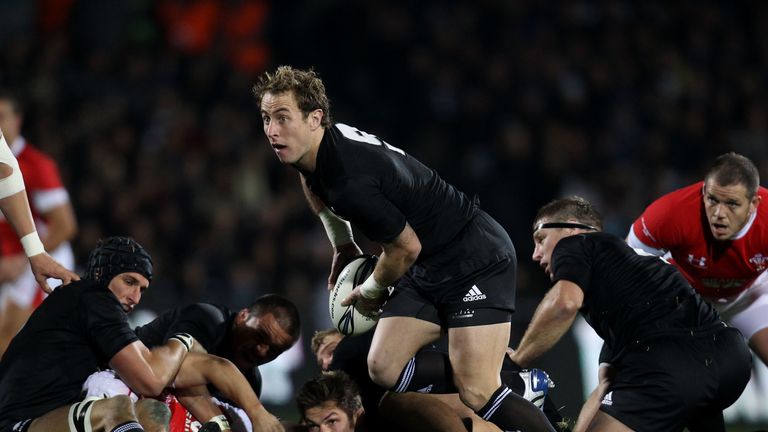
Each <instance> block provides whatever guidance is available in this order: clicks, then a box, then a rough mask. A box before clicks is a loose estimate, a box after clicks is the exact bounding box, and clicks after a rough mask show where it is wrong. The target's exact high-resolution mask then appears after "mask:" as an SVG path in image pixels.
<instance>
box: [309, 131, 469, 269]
mask: <svg viewBox="0 0 768 432" xmlns="http://www.w3.org/2000/svg"><path fill="white" fill-rule="evenodd" d="M303 174H304V176H305V177H306V178H307V185H308V186H309V188H310V190H311V191H312V192H313V193H314V194H316V195H317V196H318V197H320V199H321V200H322V201H323V202H324V203H325V205H326V206H327V207H329V208H330V210H331V211H333V212H334V213H336V214H337V215H339V216H340V217H342V218H344V219H346V220H348V221H350V222H351V223H352V224H353V225H355V226H356V227H357V228H358V229H359V230H360V231H362V233H363V234H365V236H366V237H368V238H369V239H371V240H373V241H375V242H379V243H388V242H391V241H392V240H394V239H395V237H397V236H398V235H399V234H400V233H401V232H402V230H403V229H404V228H405V223H406V222H408V223H409V224H410V225H411V227H412V228H413V230H414V231H415V232H416V234H417V235H418V237H419V241H420V242H421V246H422V249H421V250H422V252H421V255H420V259H421V258H422V257H428V256H430V255H432V254H433V253H435V252H437V251H439V250H440V246H442V245H445V244H447V243H448V242H450V240H451V239H452V238H453V237H454V236H455V235H456V234H457V233H458V232H459V231H460V230H461V229H462V228H463V227H464V226H465V225H466V224H467V222H468V221H469V220H470V219H471V218H472V216H473V215H474V214H475V209H476V206H475V203H474V201H473V200H471V199H470V198H469V197H468V196H467V195H466V194H464V193H463V192H461V191H460V190H458V189H456V188H455V187H453V186H451V185H450V184H448V183H447V182H445V181H444V180H443V179H441V178H440V176H439V175H438V174H437V172H436V171H435V170H433V169H431V168H429V167H427V166H425V165H424V164H422V163H421V162H419V161H418V160H416V159H414V158H413V157H411V156H410V155H408V154H407V153H405V152H404V151H402V150H400V149H399V148H396V147H393V146H391V145H389V144H387V143H386V142H384V141H383V140H381V139H379V138H378V137H376V136H374V135H371V134H368V133H365V132H362V131H360V130H358V129H356V128H354V127H351V126H347V125H345V124H341V123H337V124H334V125H333V126H331V127H328V128H326V129H325V133H324V135H323V140H322V142H321V143H320V148H319V150H318V154H317V163H316V166H315V171H314V172H312V173H309V172H303Z"/></svg>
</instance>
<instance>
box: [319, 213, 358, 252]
mask: <svg viewBox="0 0 768 432" xmlns="http://www.w3.org/2000/svg"><path fill="white" fill-rule="evenodd" d="M317 216H318V217H320V220H321V221H322V222H323V226H324V227H325V233H326V234H328V239H329V240H330V241H331V244H332V245H333V247H337V246H339V245H343V244H346V243H352V241H353V237H352V225H350V223H349V222H347V221H345V220H344V219H342V218H340V217H338V216H336V214H334V213H333V212H332V211H331V210H330V209H329V208H328V207H325V208H323V209H322V210H321V211H320V212H319V213H318V214H317Z"/></svg>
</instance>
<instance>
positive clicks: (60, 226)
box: [42, 204, 77, 251]
mask: <svg viewBox="0 0 768 432" xmlns="http://www.w3.org/2000/svg"><path fill="white" fill-rule="evenodd" d="M45 218H46V221H47V223H48V229H47V231H46V234H45V238H43V239H42V240H43V245H45V250H47V251H52V250H54V249H56V248H57V247H59V246H60V245H61V244H62V243H64V242H66V241H69V240H72V239H73V238H74V237H75V234H77V221H76V219H75V213H74V211H73V210H72V206H71V205H69V204H65V205H62V206H59V207H57V208H55V209H53V210H51V211H49V212H48V213H47V214H46V215H45Z"/></svg>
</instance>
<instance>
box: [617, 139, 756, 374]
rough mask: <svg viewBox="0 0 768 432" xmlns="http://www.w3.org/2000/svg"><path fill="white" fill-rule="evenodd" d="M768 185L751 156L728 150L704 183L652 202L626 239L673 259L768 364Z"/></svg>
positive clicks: (637, 245) (646, 249)
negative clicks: (763, 183)
mask: <svg viewBox="0 0 768 432" xmlns="http://www.w3.org/2000/svg"><path fill="white" fill-rule="evenodd" d="M767 197H768V190H766V189H765V188H764V187H761V186H760V175H759V173H758V171H757V167H755V164H753V163H752V161H750V160H749V159H748V158H746V157H744V156H742V155H739V154H736V153H727V154H724V155H722V156H720V157H718V158H717V159H715V163H714V164H713V166H712V167H711V168H710V170H709V171H708V172H707V174H706V176H705V177H704V181H703V182H698V183H695V184H692V185H690V186H687V187H685V188H683V189H680V190H677V191H674V192H671V193H669V194H667V195H664V196H663V197H661V198H659V199H658V200H656V201H655V202H653V203H652V204H651V205H650V206H648V208H647V209H646V210H645V212H643V214H642V215H641V216H640V217H639V218H638V219H637V220H636V221H635V223H634V224H633V225H632V228H631V229H630V231H629V236H628V237H627V242H628V243H629V245H630V246H632V247H634V248H639V249H642V250H644V251H646V252H648V253H651V254H653V255H658V256H663V255H666V254H669V255H670V256H671V258H672V262H673V263H674V264H675V266H676V267H677V268H678V269H679V270H680V271H681V273H683V275H684V276H685V277H686V279H688V281H689V282H690V283H691V285H693V287H694V288H696V291H698V292H699V294H701V295H702V296H703V297H704V298H705V299H706V300H707V301H708V302H710V303H711V304H712V305H713V306H714V307H715V309H717V311H718V312H720V315H721V316H722V317H723V319H725V321H726V322H728V323H729V324H731V325H732V326H734V327H736V328H738V329H739V330H741V332H742V333H743V334H744V337H746V338H747V339H748V340H749V345H750V347H751V348H752V350H754V352H755V353H756V354H757V355H758V356H759V357H760V359H761V360H762V361H763V363H765V364H766V365H768V272H766V271H765V270H766V268H768V207H766V205H765V204H762V201H763V200H765V199H766V198H767Z"/></svg>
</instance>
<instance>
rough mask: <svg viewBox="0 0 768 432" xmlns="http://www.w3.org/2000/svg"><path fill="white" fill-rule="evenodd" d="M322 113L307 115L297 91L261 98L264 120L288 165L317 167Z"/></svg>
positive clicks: (272, 142) (267, 94)
mask: <svg viewBox="0 0 768 432" xmlns="http://www.w3.org/2000/svg"><path fill="white" fill-rule="evenodd" d="M321 118H322V111H321V110H316V111H314V112H312V113H310V114H309V115H307V116H305V115H304V113H303V112H301V110H300V109H299V106H298V104H297V103H296V98H295V97H294V95H293V92H285V93H279V94H274V93H265V94H264V96H263V97H262V98H261V120H262V122H263V126H264V134H265V135H267V139H268V140H269V144H270V145H271V146H272V150H273V151H274V152H275V154H276V155H277V158H278V159H280V162H282V163H284V164H295V165H298V166H300V167H302V168H310V167H313V166H314V157H315V152H316V149H315V148H314V147H315V146H314V144H315V140H316V138H315V136H314V133H315V132H317V130H318V128H319V127H320V121H319V119H321Z"/></svg>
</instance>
